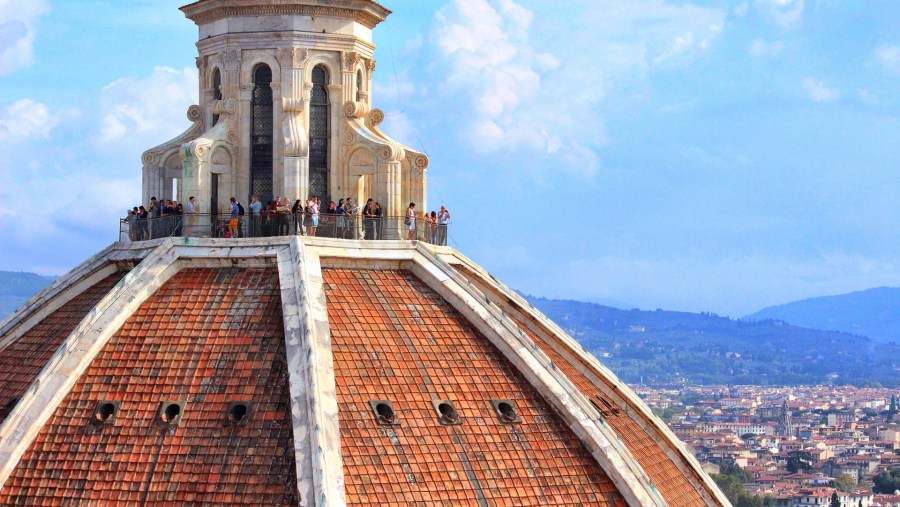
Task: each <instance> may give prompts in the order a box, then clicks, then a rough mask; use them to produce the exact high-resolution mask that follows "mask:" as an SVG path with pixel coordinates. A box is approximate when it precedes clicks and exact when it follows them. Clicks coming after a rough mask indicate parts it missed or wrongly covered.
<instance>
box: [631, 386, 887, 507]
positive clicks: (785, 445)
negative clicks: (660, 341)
mask: <svg viewBox="0 0 900 507" xmlns="http://www.w3.org/2000/svg"><path fill="white" fill-rule="evenodd" d="M635 390H636V392H637V393H638V394H639V396H641V397H642V398H643V399H644V400H645V401H646V402H647V404H648V405H650V406H651V407H654V408H655V409H656V411H657V412H658V413H662V414H663V415H664V417H665V418H666V419H668V422H669V426H670V427H671V429H672V430H673V432H674V433H675V434H676V435H677V436H678V437H679V438H681V440H682V441H684V442H685V443H686V444H687V445H688V446H689V448H690V449H691V450H692V451H693V453H694V455H695V456H696V457H697V458H698V459H699V460H700V461H701V463H703V464H704V468H705V469H706V470H707V472H709V473H718V472H720V470H721V469H724V468H731V469H733V466H732V465H738V466H739V467H741V468H742V469H743V470H744V471H745V472H747V474H748V475H749V477H750V478H751V479H750V481H749V482H747V483H746V484H745V487H746V489H747V491H748V492H749V493H752V494H758V495H766V496H771V497H774V498H775V499H776V505H778V506H790V507H798V506H814V505H831V499H832V494H833V493H834V492H835V489H833V486H834V485H835V480H836V479H839V480H838V482H839V483H843V484H848V483H849V482H852V483H853V484H855V485H854V486H853V487H852V488H848V487H846V486H845V487H844V488H842V489H844V490H848V489H850V490H851V491H845V492H841V491H838V496H839V498H840V500H841V505H842V506H844V507H848V506H852V507H856V506H860V507H870V506H898V507H900V493H897V494H894V495H886V494H874V493H873V490H872V479H873V478H874V477H875V476H876V475H878V474H879V473H880V472H882V471H890V470H891V469H893V468H895V467H900V450H898V448H900V425H898V422H900V417H898V414H897V412H898V408H900V407H898V406H900V400H898V399H896V398H895V397H894V391H892V390H890V389H876V388H865V389H863V388H856V387H849V386H848V387H834V386H808V387H760V386H702V387H700V386H697V387H687V388H684V387H679V388H648V387H636V388H635ZM797 451H799V453H798V452H797ZM792 458H794V461H793V463H791V461H792ZM798 459H800V460H801V461H802V463H801V464H800V468H799V469H798V466H797V465H798V462H797V461H796V460H798ZM789 463H791V466H789Z"/></svg>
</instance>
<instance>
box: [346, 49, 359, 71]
mask: <svg viewBox="0 0 900 507" xmlns="http://www.w3.org/2000/svg"><path fill="white" fill-rule="evenodd" d="M361 61H362V56H361V55H360V54H359V53H357V52H356V51H343V52H341V66H342V67H343V68H344V70H345V71H347V72H353V71H355V70H356V66H357V65H359V62H361Z"/></svg>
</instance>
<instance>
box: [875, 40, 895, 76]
mask: <svg viewBox="0 0 900 507" xmlns="http://www.w3.org/2000/svg"><path fill="white" fill-rule="evenodd" d="M875 57H876V58H878V61H879V62H880V63H881V65H882V66H884V68H885V69H887V70H889V71H891V72H897V73H900V46H881V47H879V48H878V49H876V50H875Z"/></svg>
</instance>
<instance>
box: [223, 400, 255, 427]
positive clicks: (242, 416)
mask: <svg viewBox="0 0 900 507" xmlns="http://www.w3.org/2000/svg"><path fill="white" fill-rule="evenodd" d="M249 419H250V403H248V402H245V401H239V402H235V403H232V404H231V405H230V406H229V407H228V422H229V423H231V424H244V423H246V422H247V421H248V420H249Z"/></svg>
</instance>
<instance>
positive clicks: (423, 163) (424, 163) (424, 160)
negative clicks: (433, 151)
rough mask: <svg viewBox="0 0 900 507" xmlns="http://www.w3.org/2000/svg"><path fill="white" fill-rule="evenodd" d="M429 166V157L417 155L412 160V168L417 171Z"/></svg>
mask: <svg viewBox="0 0 900 507" xmlns="http://www.w3.org/2000/svg"><path fill="white" fill-rule="evenodd" d="M429 164H430V161H429V160H428V155H416V156H415V157H413V159H412V166H413V167H415V168H416V169H427V168H428V165H429Z"/></svg>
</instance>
